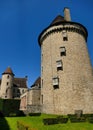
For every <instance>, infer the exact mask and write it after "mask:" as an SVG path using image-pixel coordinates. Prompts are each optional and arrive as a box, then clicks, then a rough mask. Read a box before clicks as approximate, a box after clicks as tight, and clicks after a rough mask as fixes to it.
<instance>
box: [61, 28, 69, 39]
mask: <svg viewBox="0 0 93 130" xmlns="http://www.w3.org/2000/svg"><path fill="white" fill-rule="evenodd" d="M62 35H63V41H68V37H67V32H66V30H63V31H62Z"/></svg>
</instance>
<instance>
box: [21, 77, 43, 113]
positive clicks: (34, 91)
mask: <svg viewBox="0 0 93 130" xmlns="http://www.w3.org/2000/svg"><path fill="white" fill-rule="evenodd" d="M40 96H41V78H40V77H39V78H38V79H37V80H36V81H35V83H34V84H33V85H32V86H31V89H28V90H27V91H26V92H25V93H24V94H22V95H21V104H20V110H24V111H26V113H38V112H41V104H40Z"/></svg>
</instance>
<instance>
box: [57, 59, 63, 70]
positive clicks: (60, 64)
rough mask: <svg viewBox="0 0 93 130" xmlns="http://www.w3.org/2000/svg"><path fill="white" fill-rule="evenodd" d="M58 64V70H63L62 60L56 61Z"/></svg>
mask: <svg viewBox="0 0 93 130" xmlns="http://www.w3.org/2000/svg"><path fill="white" fill-rule="evenodd" d="M56 64H57V70H63V65H62V60H58V61H56Z"/></svg>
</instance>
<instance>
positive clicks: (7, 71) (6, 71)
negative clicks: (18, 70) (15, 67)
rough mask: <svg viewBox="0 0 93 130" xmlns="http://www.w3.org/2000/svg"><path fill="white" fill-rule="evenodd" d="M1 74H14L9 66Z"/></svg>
mask: <svg viewBox="0 0 93 130" xmlns="http://www.w3.org/2000/svg"><path fill="white" fill-rule="evenodd" d="M2 74H11V75H14V74H13V71H12V69H11V68H10V67H7V69H6V70H5V71H4V73H2Z"/></svg>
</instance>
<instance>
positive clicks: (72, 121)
mask: <svg viewBox="0 0 93 130" xmlns="http://www.w3.org/2000/svg"><path fill="white" fill-rule="evenodd" d="M70 121H71V123H77V122H86V118H85V117H80V118H77V117H72V118H70Z"/></svg>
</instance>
